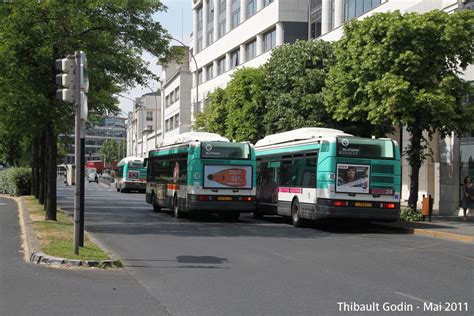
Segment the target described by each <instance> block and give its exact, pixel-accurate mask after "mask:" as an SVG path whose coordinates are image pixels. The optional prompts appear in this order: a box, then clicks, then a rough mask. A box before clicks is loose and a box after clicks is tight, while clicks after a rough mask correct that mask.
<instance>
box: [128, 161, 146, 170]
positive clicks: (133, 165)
mask: <svg viewBox="0 0 474 316" xmlns="http://www.w3.org/2000/svg"><path fill="white" fill-rule="evenodd" d="M128 167H129V168H134V169H135V168H144V167H143V161H140V160H134V161H130V162H129V163H128Z"/></svg>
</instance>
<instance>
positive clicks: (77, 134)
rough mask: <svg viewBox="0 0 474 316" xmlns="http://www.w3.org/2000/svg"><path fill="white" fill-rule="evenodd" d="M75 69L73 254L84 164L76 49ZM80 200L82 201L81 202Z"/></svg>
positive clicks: (76, 251)
mask: <svg viewBox="0 0 474 316" xmlns="http://www.w3.org/2000/svg"><path fill="white" fill-rule="evenodd" d="M74 56H75V71H74V77H75V78H74V85H75V87H74V104H75V106H76V128H75V137H74V140H75V141H74V150H75V159H74V161H75V164H76V186H75V189H74V254H76V255H78V254H79V246H80V237H81V225H80V224H81V206H82V208H83V205H82V204H83V203H84V172H83V168H84V165H83V164H82V156H83V154H82V153H81V149H82V146H81V127H82V123H81V88H80V82H81V72H80V71H79V67H80V62H81V55H80V52H78V51H76V52H75V54H74ZM81 201H82V203H81Z"/></svg>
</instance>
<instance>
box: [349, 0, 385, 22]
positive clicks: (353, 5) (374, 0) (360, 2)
mask: <svg viewBox="0 0 474 316" xmlns="http://www.w3.org/2000/svg"><path fill="white" fill-rule="evenodd" d="M380 3H381V0H344V21H345V22H347V21H350V20H352V19H355V18H357V17H359V16H361V15H362V14H364V13H366V12H368V11H370V10H372V9H373V8H375V7H376V6H378V5H379V4H380Z"/></svg>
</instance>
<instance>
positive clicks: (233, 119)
mask: <svg viewBox="0 0 474 316" xmlns="http://www.w3.org/2000/svg"><path fill="white" fill-rule="evenodd" d="M263 82H264V72H263V70H262V69H261V68H241V69H238V70H237V71H235V72H234V73H233V74H232V79H231V80H230V81H229V83H228V84H227V87H225V89H220V88H219V89H217V90H216V91H214V92H213V93H211V94H209V101H208V103H207V104H206V108H205V109H204V112H202V113H200V114H199V115H198V117H197V119H196V123H195V126H196V128H198V129H200V130H204V131H206V132H212V133H217V134H220V135H222V136H225V137H227V138H229V139H232V140H236V141H250V142H256V141H257V140H259V139H260V138H262V137H263V136H265V134H264V126H263V114H264V113H263V112H264V95H265V94H264V90H263Z"/></svg>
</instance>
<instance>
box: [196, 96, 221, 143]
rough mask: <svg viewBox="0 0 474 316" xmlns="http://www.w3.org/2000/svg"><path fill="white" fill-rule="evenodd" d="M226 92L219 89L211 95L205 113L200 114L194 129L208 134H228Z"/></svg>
mask: <svg viewBox="0 0 474 316" xmlns="http://www.w3.org/2000/svg"><path fill="white" fill-rule="evenodd" d="M225 102H226V100H225V90H224V89H221V88H217V89H216V90H215V91H214V92H211V93H209V95H208V100H207V103H206V107H205V108H204V111H203V112H201V113H198V114H197V116H196V121H195V122H194V127H195V128H196V129H197V130H200V131H205V132H208V133H216V134H219V135H224V134H225V133H226V119H227V107H226V105H225Z"/></svg>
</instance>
